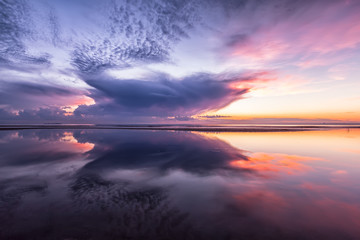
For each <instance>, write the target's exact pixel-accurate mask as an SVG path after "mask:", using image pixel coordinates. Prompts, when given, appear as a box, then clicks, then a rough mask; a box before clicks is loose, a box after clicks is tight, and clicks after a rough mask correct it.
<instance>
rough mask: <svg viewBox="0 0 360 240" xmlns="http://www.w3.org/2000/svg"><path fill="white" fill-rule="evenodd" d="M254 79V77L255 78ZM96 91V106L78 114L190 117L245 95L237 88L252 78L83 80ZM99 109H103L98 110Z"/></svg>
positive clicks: (161, 76) (157, 76) (163, 76)
mask: <svg viewBox="0 0 360 240" xmlns="http://www.w3.org/2000/svg"><path fill="white" fill-rule="evenodd" d="M254 78H255V76H254ZM83 79H84V80H85V81H86V83H87V84H89V85H90V86H92V87H93V88H94V89H95V90H94V91H93V94H92V95H90V96H91V97H92V98H94V99H95V101H96V102H97V104H96V105H93V106H80V107H79V108H78V109H77V110H76V111H75V114H85V115H86V114H95V115H97V114H101V115H103V114H104V112H108V114H114V115H126V114H127V113H130V114H132V115H135V116H136V115H138V116H158V117H169V116H172V117H177V118H179V117H182V118H183V117H184V116H186V117H189V116H191V115H194V114H199V113H201V112H206V111H209V110H216V109H220V108H223V107H225V106H227V105H228V104H230V103H232V102H233V101H235V100H238V99H240V98H241V97H242V96H243V94H245V93H246V92H247V91H248V89H247V88H236V87H235V86H234V85H236V84H237V83H239V82H241V81H250V80H249V77H248V76H247V77H242V76H238V77H236V78H235V77H230V78H226V77H225V76H222V75H214V74H206V73H198V74H194V75H190V76H187V77H184V78H182V79H175V78H172V77H171V76H169V75H166V74H162V73H157V74H153V75H149V76H147V77H146V78H145V79H141V80H138V79H114V78H112V77H110V76H107V75H99V76H98V77H84V78H83ZM99 108H100V109H99Z"/></svg>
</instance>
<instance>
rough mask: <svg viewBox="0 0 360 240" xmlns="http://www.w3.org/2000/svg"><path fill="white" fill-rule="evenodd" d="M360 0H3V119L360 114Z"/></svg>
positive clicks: (288, 118) (188, 119)
mask: <svg viewBox="0 0 360 240" xmlns="http://www.w3.org/2000/svg"><path fill="white" fill-rule="evenodd" d="M359 12H360V1H359V0H311V1H310V0H302V1H300V0H299V1H297V0H268V1H265V0H222V1H220V0H218V1H216V0H167V1H166V0H131V1H130V0H102V1H100V0H72V1H70V0H34V1H30V0H13V1H8V0H0V123H2V124H9V123H16V124H23V123H131V124H136V123H139V124H140V123H160V124H163V123H205V124H207V123H232V124H236V123H324V122H326V123H335V122H336V123H338V122H339V123H349V122H360V80H359V77H360V61H359V60H360V14H359Z"/></svg>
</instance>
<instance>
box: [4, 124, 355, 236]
mask: <svg viewBox="0 0 360 240" xmlns="http://www.w3.org/2000/svg"><path fill="white" fill-rule="evenodd" d="M0 223H1V224H0V239H360V129H349V130H348V129H338V130H335V129H334V130H327V131H301V132H263V133H262V132H248V133H245V132H236V133H231V132H224V133H201V132H186V131H182V132H178V131H150V130H147V131H141V130H104V129H83V130H81V129H72V130H65V129H58V130H49V129H42V130H41V129H38V130H33V129H27V130H14V131H10V130H6V131H1V132H0Z"/></svg>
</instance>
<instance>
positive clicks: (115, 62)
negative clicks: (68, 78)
mask: <svg viewBox="0 0 360 240" xmlns="http://www.w3.org/2000/svg"><path fill="white" fill-rule="evenodd" d="M198 8H199V6H198V4H196V1H193V0H187V1H180V0H172V1H160V0H151V1H111V2H110V3H109V4H108V5H107V7H106V8H105V10H104V13H103V14H104V16H105V19H104V17H103V19H102V20H103V24H104V26H105V28H104V30H103V34H102V35H99V34H98V33H94V34H91V35H89V39H86V38H85V40H82V41H80V42H78V43H77V44H76V46H75V49H74V51H73V52H72V54H71V55H72V57H71V58H72V65H73V66H75V67H76V68H77V69H78V70H80V72H82V73H94V72H98V71H101V70H104V69H107V68H111V67H117V68H128V67H131V66H133V65H134V64H139V63H141V64H146V63H154V62H167V61H169V60H170V52H171V50H172V47H173V46H174V44H175V43H177V42H179V41H180V40H181V39H183V38H187V37H188V32H189V30H190V29H192V28H193V27H194V25H195V24H196V23H198V22H199V17H197V16H198V14H199V12H198V10H199V9H198Z"/></svg>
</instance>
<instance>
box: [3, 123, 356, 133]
mask: <svg viewBox="0 0 360 240" xmlns="http://www.w3.org/2000/svg"><path fill="white" fill-rule="evenodd" d="M349 128H351V129H353V128H359V129H360V125H269V126H261V125H243V126H219V125H214V126H201V125H197V126H187V125H100V124H98V125H96V124H88V125H84V124H79V125H77V124H63V125H62V124H54V125H51V124H36V125H35V124H34V125H0V131H6V130H7V131H10V130H27V129H119V130H156V131H161V130H162V131H196V132H295V131H311V130H329V129H349Z"/></svg>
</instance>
